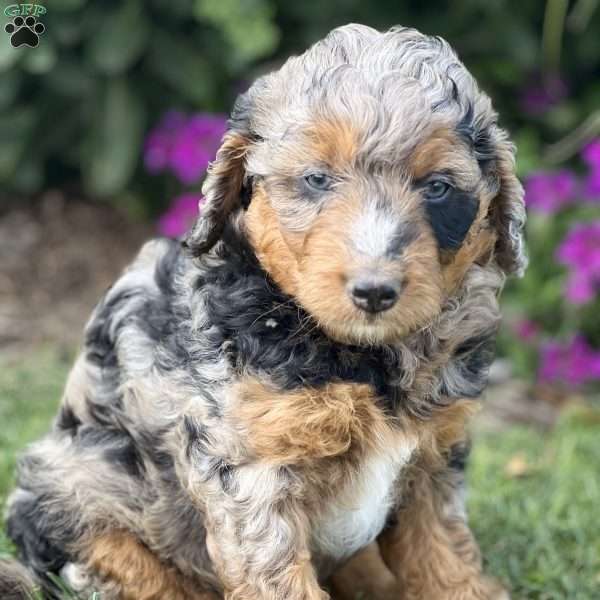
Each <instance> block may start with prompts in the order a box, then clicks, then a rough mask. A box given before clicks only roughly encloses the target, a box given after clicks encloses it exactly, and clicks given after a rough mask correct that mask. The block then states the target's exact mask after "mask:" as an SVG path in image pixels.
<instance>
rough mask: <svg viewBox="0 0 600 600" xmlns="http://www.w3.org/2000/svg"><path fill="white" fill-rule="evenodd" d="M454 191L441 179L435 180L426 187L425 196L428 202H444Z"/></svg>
mask: <svg viewBox="0 0 600 600" xmlns="http://www.w3.org/2000/svg"><path fill="white" fill-rule="evenodd" d="M451 190H452V186H451V185H450V184H449V183H446V182H445V181H442V180H441V179H433V180H432V181H430V182H429V183H427V184H426V185H425V188H424V194H425V198H427V200H434V201H435V200H444V199H445V198H446V196H448V194H449V192H450V191H451Z"/></svg>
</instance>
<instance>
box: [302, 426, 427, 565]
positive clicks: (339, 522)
mask: <svg viewBox="0 0 600 600" xmlns="http://www.w3.org/2000/svg"><path fill="white" fill-rule="evenodd" d="M415 447H416V442H415V441H414V440H407V439H406V438H404V439H402V440H401V441H400V442H399V443H398V444H397V446H396V447H395V448H386V449H385V450H382V451H380V452H378V453H377V454H371V455H369V456H368V457H367V458H366V459H365V461H364V463H363V465H362V466H361V467H360V469H359V472H358V474H357V475H356V477H354V478H353V479H352V480H351V481H350V482H349V483H348V485H347V486H346V488H345V489H344V490H343V491H342V492H341V493H340V494H339V495H338V496H337V497H336V498H335V499H334V500H333V501H332V502H331V504H330V505H329V506H328V507H327V508H326V509H325V510H324V511H323V512H322V513H321V515H320V519H319V522H318V523H316V524H315V526H314V535H313V543H314V546H315V549H316V550H317V552H318V553H320V554H322V555H324V556H328V557H332V558H335V559H337V560H340V559H343V558H346V557H349V556H351V555H352V554H354V553H355V552H357V551H358V550H360V549H361V548H363V547H365V546H366V545H367V544H369V543H370V542H372V541H373V540H374V539H375V538H376V537H377V535H378V534H379V533H380V532H381V530H382V529H383V527H384V525H385V522H386V519H387V516H388V513H389V511H390V509H391V507H392V505H393V503H394V502H395V501H396V499H397V498H396V495H395V493H394V490H395V489H396V485H395V483H396V482H397V480H398V477H399V476H400V472H401V470H402V467H404V466H405V465H406V463H407V462H408V460H409V459H410V457H411V455H412V453H413V450H414V449H415Z"/></svg>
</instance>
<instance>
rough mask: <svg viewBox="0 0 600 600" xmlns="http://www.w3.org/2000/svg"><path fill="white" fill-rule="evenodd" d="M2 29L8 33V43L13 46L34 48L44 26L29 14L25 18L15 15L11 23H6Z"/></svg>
mask: <svg viewBox="0 0 600 600" xmlns="http://www.w3.org/2000/svg"><path fill="white" fill-rule="evenodd" d="M4 31H6V33H8V34H9V35H10V43H11V44H12V45H13V46H14V47H15V48H18V47H19V46H29V47H30V48H35V47H36V46H37V45H38V44H39V41H40V35H42V33H44V31H46V28H45V27H44V25H43V23H40V22H39V21H38V20H37V19H36V18H35V17H32V16H29V17H27V18H26V19H24V18H23V17H15V18H14V19H13V22H12V23H7V24H6V26H5V27H4Z"/></svg>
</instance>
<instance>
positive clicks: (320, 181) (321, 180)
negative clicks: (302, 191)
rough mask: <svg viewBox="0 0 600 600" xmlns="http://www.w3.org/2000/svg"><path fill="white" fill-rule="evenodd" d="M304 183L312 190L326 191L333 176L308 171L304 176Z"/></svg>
mask: <svg viewBox="0 0 600 600" xmlns="http://www.w3.org/2000/svg"><path fill="white" fill-rule="evenodd" d="M304 181H305V183H306V185H307V186H308V187H309V188H310V189H311V190H314V191H317V192H326V191H327V190H330V189H331V187H332V185H333V177H330V176H329V175H327V174H326V173H310V174H309V175H306V176H305V177H304Z"/></svg>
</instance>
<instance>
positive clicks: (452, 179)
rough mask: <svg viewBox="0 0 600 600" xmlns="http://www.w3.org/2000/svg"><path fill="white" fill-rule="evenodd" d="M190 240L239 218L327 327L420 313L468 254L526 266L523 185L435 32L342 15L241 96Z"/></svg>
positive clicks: (381, 325)
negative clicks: (338, 24)
mask: <svg viewBox="0 0 600 600" xmlns="http://www.w3.org/2000/svg"><path fill="white" fill-rule="evenodd" d="M204 193H205V196H206V204H205V205H204V207H203V213H202V216H201V218H200V219H199V220H198V222H197V224H196V226H195V227H194V229H193V230H192V232H191V233H190V235H189V237H188V239H187V245H188V246H189V247H190V249H191V250H192V252H193V253H195V254H201V253H202V252H204V251H206V250H207V249H208V248H210V247H211V246H212V245H213V244H214V243H215V242H216V241H217V240H218V239H219V236H220V234H221V232H222V230H223V227H224V225H225V223H226V221H227V220H228V219H234V220H237V221H239V222H240V225H241V227H242V228H243V230H244V231H245V232H246V234H247V235H248V237H249V239H250V241H251V243H252V245H253V246H254V248H255V250H256V253H257V255H258V257H259V259H260V261H261V263H262V265H263V266H264V268H265V269H266V270H267V271H268V272H269V273H270V275H271V276H272V277H273V279H274V280H275V281H276V282H277V283H278V284H279V285H280V286H281V288H282V289H283V290H284V291H285V292H287V293H288V294H290V295H292V296H294V297H295V298H296V299H297V300H298V302H299V303H300V304H301V305H302V306H303V307H304V308H305V309H306V310H307V311H309V312H310V313H311V314H312V315H313V316H314V318H315V319H316V320H317V321H318V322H319V323H320V324H321V325H322V326H323V327H324V329H325V330H326V331H327V332H328V333H329V335H331V336H332V337H334V338H336V339H338V340H340V341H345V342H351V343H383V342H385V343H390V342H393V341H394V340H397V339H400V338H401V337H403V336H405V335H407V334H408V333H410V332H412V331H414V330H416V329H418V328H420V327H423V326H425V325H427V324H428V323H430V322H431V321H432V320H433V319H434V318H435V317H436V316H437V315H438V314H439V312H440V311H441V309H442V306H443V305H444V302H445V300H446V299H447V298H448V297H450V296H452V294H453V293H455V292H456V291H457V289H458V288H460V284H461V282H462V279H463V277H464V275H465V273H466V272H467V271H468V270H469V267H470V266H471V265H472V264H473V263H480V264H486V265H490V268H495V266H497V267H499V268H500V269H502V270H503V271H504V272H505V273H520V272H521V271H522V270H523V269H524V267H525V262H526V260H525V256H524V252H523V241H522V228H523V224H524V220H525V211H524V206H523V200H522V188H521V185H520V184H519V182H518V180H517V179H516V177H515V174H514V159H513V147H512V145H511V144H510V143H509V141H508V139H507V136H506V134H505V132H504V131H502V130H501V129H499V127H498V126H497V124H496V114H495V113H494V111H493V110H492V107H491V103H490V100H489V98H488V97H487V96H486V95H485V94H483V93H482V92H480V91H479V90H478V88H477V85H476V83H475V81H474V80H473V78H472V77H471V75H470V74H469V73H468V72H467V70H466V69H465V67H464V66H463V65H462V63H460V61H459V60H458V59H457V57H456V55H455V54H454V52H453V51H452V50H451V48H450V47H449V46H448V44H447V43H446V42H444V41H443V40H441V39H439V38H431V37H427V36H424V35H422V34H420V33H418V32H417V31H415V30H412V29H404V28H396V29H392V30H390V31H388V32H386V33H379V32H377V31H375V30H373V29H370V28H368V27H363V26H358V25H350V26H346V27H342V28H340V29H336V30H334V31H333V32H332V33H330V34H329V35H328V36H327V37H326V38H325V39H324V40H322V41H321V42H318V43H317V44H315V45H314V46H313V47H312V48H310V49H309V50H308V51H307V52H306V53H305V54H303V55H301V56H299V57H294V58H291V59H290V60H288V61H287V62H286V63H285V65H284V66H283V67H282V68H281V69H280V70H279V71H277V72H275V73H272V74H270V75H267V76H265V77H263V78H261V79H259V80H258V81H257V82H256V83H255V84H254V85H253V87H252V88H251V89H250V90H249V91H248V92H247V93H246V94H244V95H243V96H241V97H240V98H239V99H238V101H237V103H236V106H235V108H234V111H233V115H232V119H231V126H230V130H229V132H228V133H227V134H226V136H225V138H224V141H223V145H222V146H221V149H220V150H219V152H218V155H217V159H216V161H215V163H214V164H213V165H212V167H211V169H210V171H209V175H208V177H207V179H206V182H205V187H204Z"/></svg>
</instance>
